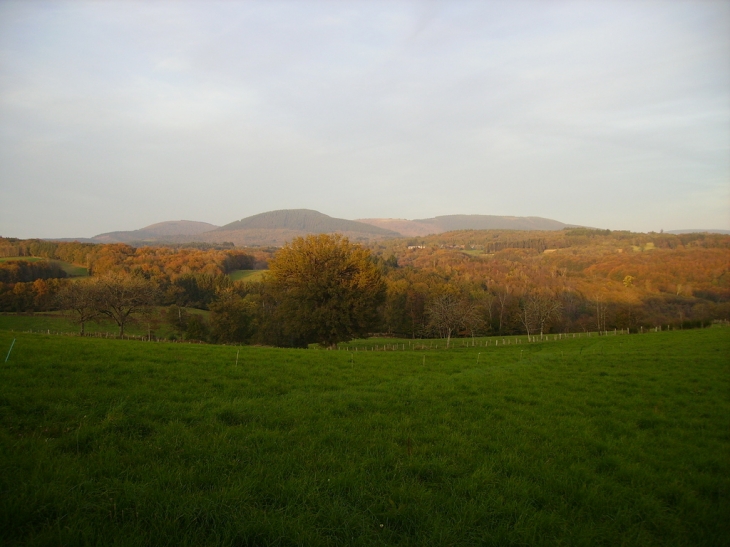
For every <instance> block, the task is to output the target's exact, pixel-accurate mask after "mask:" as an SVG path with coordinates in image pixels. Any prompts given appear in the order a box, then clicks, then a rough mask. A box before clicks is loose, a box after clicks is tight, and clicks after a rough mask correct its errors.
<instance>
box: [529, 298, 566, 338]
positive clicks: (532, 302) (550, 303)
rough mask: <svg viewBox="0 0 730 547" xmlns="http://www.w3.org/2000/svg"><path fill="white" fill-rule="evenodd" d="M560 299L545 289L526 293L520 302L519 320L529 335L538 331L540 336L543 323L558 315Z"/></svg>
mask: <svg viewBox="0 0 730 547" xmlns="http://www.w3.org/2000/svg"><path fill="white" fill-rule="evenodd" d="M560 310H561V305H560V301H559V300H558V299H557V298H555V297H554V296H553V295H551V294H549V293H547V292H545V291H534V292H530V293H527V294H526V295H525V296H524V297H523V298H522V300H521V302H520V321H521V322H522V324H523V325H524V327H525V330H526V331H527V335H528V336H530V334H531V333H532V332H535V331H537V330H539V331H540V337H541V338H542V335H543V332H544V331H545V325H546V324H547V323H548V322H549V321H550V320H551V319H555V318H557V317H559V315H560Z"/></svg>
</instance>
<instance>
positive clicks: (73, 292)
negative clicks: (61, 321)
mask: <svg viewBox="0 0 730 547" xmlns="http://www.w3.org/2000/svg"><path fill="white" fill-rule="evenodd" d="M56 302H57V304H58V307H59V308H61V309H62V310H68V311H70V312H71V313H72V321H73V322H74V323H76V324H78V325H79V326H80V327H81V332H80V333H79V334H80V335H81V336H83V335H84V334H85V327H86V323H88V322H89V321H92V320H94V319H97V318H98V317H99V315H100V312H99V290H98V283H97V282H96V279H93V278H92V279H88V280H79V281H74V282H71V283H67V284H66V285H65V286H64V287H63V288H62V289H61V290H60V291H59V292H58V294H57V295H56Z"/></svg>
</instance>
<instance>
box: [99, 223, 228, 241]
mask: <svg viewBox="0 0 730 547" xmlns="http://www.w3.org/2000/svg"><path fill="white" fill-rule="evenodd" d="M216 228H218V226H216V225H214V224H208V223H207V222H196V221H193V220H170V221H167V222H158V223H156V224H150V225H149V226H146V227H145V228H141V229H139V230H130V231H121V232H107V233H105V234H99V235H97V236H94V237H93V238H91V240H92V242H94V243H132V242H140V241H177V240H179V238H180V237H183V239H185V238H187V239H186V241H190V236H197V235H199V234H202V233H204V232H209V231H211V230H215V229H216ZM195 239H197V238H195Z"/></svg>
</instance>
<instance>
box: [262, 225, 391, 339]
mask: <svg viewBox="0 0 730 547" xmlns="http://www.w3.org/2000/svg"><path fill="white" fill-rule="evenodd" d="M269 272H270V280H269V292H270V295H271V298H272V300H273V304H274V306H275V311H274V314H273V320H274V322H275V324H276V331H277V338H278V339H277V340H274V342H275V343H276V344H278V345H287V346H300V347H301V346H306V345H307V344H309V343H312V342H318V343H319V344H320V345H322V346H333V345H335V344H337V343H338V342H341V341H346V340H352V339H353V338H356V337H360V336H365V335H367V334H368V332H370V329H372V328H373V327H374V326H375V325H377V323H378V312H377V310H378V306H379V305H380V304H381V303H382V302H383V300H384V297H385V282H384V281H383V279H382V276H381V273H380V270H379V269H378V268H377V267H376V266H375V264H374V263H373V262H372V260H371V257H370V252H369V251H368V250H367V249H365V248H363V247H361V246H359V245H355V244H353V243H350V241H349V240H348V239H347V238H345V237H342V236H340V235H328V234H320V235H311V236H307V237H306V238H302V237H299V238H296V239H294V241H292V242H291V243H290V244H288V245H285V246H284V247H282V248H281V249H280V250H279V252H278V253H277V254H276V256H275V257H274V259H273V260H272V261H271V262H270V264H269Z"/></svg>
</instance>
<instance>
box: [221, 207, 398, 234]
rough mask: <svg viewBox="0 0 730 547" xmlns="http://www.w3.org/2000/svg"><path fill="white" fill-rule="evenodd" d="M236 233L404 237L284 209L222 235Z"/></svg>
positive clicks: (234, 226)
mask: <svg viewBox="0 0 730 547" xmlns="http://www.w3.org/2000/svg"><path fill="white" fill-rule="evenodd" d="M236 230H295V231H300V232H307V233H316V234H326V233H333V232H340V233H342V232H353V233H363V234H369V235H374V236H382V237H398V236H400V235H401V234H400V233H398V232H394V231H393V230H388V229H386V228H381V227H379V226H373V225H371V224H367V223H365V222H358V221H355V220H345V219H344V218H334V217H331V216H328V215H325V214H323V213H320V212H318V211H313V210H311V209H281V210H279V211H269V212H268V213H260V214H258V215H254V216H251V217H247V218H244V219H241V220H238V221H236V222H231V223H230V224H226V225H225V226H223V227H221V228H219V229H218V231H228V232H232V231H236Z"/></svg>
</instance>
